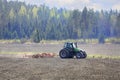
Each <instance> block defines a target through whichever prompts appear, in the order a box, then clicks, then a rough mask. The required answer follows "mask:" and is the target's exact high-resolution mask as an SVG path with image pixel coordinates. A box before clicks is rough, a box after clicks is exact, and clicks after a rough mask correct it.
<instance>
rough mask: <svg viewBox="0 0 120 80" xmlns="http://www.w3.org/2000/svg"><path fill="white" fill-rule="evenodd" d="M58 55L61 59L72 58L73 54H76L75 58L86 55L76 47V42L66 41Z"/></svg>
mask: <svg viewBox="0 0 120 80" xmlns="http://www.w3.org/2000/svg"><path fill="white" fill-rule="evenodd" d="M59 56H60V58H62V59H65V58H74V56H76V58H77V59H83V58H86V57H87V54H86V52H85V51H82V50H80V49H78V48H77V43H72V42H66V43H65V44H64V48H63V49H61V50H60V52H59Z"/></svg>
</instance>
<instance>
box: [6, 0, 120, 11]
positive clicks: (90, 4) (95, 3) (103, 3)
mask: <svg viewBox="0 0 120 80" xmlns="http://www.w3.org/2000/svg"><path fill="white" fill-rule="evenodd" d="M8 1H10V0H8ZM12 1H16V0H12ZM18 1H22V2H25V3H27V4H35V5H38V6H40V5H42V4H44V5H46V6H49V7H50V8H53V7H57V8H66V9H69V10H73V9H79V10H82V9H83V8H84V7H85V6H86V7H87V8H90V9H94V10H98V11H99V10H101V9H102V10H111V9H113V10H119V11H120V0H18Z"/></svg>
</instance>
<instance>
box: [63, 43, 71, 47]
mask: <svg viewBox="0 0 120 80" xmlns="http://www.w3.org/2000/svg"><path fill="white" fill-rule="evenodd" d="M66 47H68V48H73V45H72V44H70V43H66V44H65V45H64V48H66Z"/></svg>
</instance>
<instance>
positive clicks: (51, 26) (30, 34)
mask: <svg viewBox="0 0 120 80" xmlns="http://www.w3.org/2000/svg"><path fill="white" fill-rule="evenodd" d="M119 31H120V12H119V11H118V10H110V11H104V10H101V11H94V9H88V8H87V7H84V8H83V10H82V11H80V10H78V9H75V10H66V9H62V8H60V9H57V8H49V7H48V6H45V5H40V6H36V5H29V4H28V5H27V4H25V3H24V2H19V1H9V2H8V1H7V0H0V39H23V38H25V39H33V40H34V41H35V42H39V41H40V40H63V39H84V40H85V39H93V38H95V39H99V40H100V41H104V40H103V39H104V38H110V37H116V38H119V37H120V32H119Z"/></svg>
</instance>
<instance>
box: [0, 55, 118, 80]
mask: <svg viewBox="0 0 120 80" xmlns="http://www.w3.org/2000/svg"><path fill="white" fill-rule="evenodd" d="M119 79H120V60H117V59H114V60H113V59H79V60H78V59H60V58H39V59H32V58H29V59H22V58H3V57H0V80H119Z"/></svg>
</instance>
